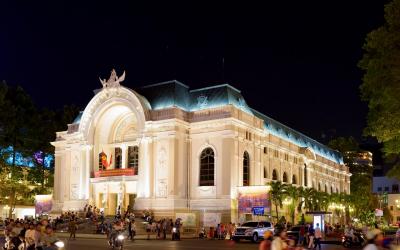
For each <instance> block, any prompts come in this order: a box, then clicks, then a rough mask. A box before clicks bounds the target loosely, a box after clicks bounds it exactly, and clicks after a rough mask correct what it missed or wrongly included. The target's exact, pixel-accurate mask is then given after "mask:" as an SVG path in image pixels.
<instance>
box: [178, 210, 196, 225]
mask: <svg viewBox="0 0 400 250" xmlns="http://www.w3.org/2000/svg"><path fill="white" fill-rule="evenodd" d="M175 218H176V219H178V218H181V219H182V221H181V222H182V223H183V227H196V214H195V213H176V214H175Z"/></svg>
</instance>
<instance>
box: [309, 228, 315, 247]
mask: <svg viewBox="0 0 400 250" xmlns="http://www.w3.org/2000/svg"><path fill="white" fill-rule="evenodd" d="M313 247H314V228H313V225H312V224H311V225H310V226H309V227H308V248H313Z"/></svg>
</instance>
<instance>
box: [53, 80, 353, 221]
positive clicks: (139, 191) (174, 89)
mask: <svg viewBox="0 0 400 250" xmlns="http://www.w3.org/2000/svg"><path fill="white" fill-rule="evenodd" d="M121 78H122V77H121ZM121 78H119V79H118V77H116V75H114V76H112V77H110V79H109V80H108V81H105V80H102V83H103V89H101V90H98V91H96V94H95V96H94V97H93V99H92V100H91V101H90V102H89V104H88V105H87V107H86V108H85V110H84V111H83V112H82V113H81V114H80V115H79V116H78V117H77V119H76V120H75V121H74V123H72V124H69V125H68V130H67V131H62V132H58V133H57V140H56V141H55V142H53V143H52V144H53V145H54V146H55V165H56V169H55V190H54V200H55V204H56V210H61V209H62V210H69V209H79V208H82V207H83V206H84V204H86V203H87V202H89V203H91V204H93V205H96V206H97V207H99V208H102V209H104V211H105V213H106V214H115V212H116V210H117V207H118V206H121V208H122V209H123V208H125V207H126V206H127V205H128V204H131V205H132V206H133V207H134V209H135V210H142V209H153V210H154V211H155V214H156V216H157V215H159V216H174V215H175V213H176V212H187V211H191V212H197V213H204V212H210V213H220V214H221V216H222V220H223V221H230V220H231V221H238V219H239V217H240V216H243V215H241V214H240V213H238V202H237V201H238V199H237V197H238V194H239V192H240V190H242V191H243V190H247V191H246V193H248V192H252V190H254V192H257V190H265V187H266V183H268V182H270V181H272V180H280V181H283V182H287V183H293V184H294V185H302V186H306V187H314V188H316V189H319V190H322V191H326V192H350V190H349V187H350V174H349V171H348V169H347V167H346V166H345V165H344V164H343V160H342V156H341V155H340V154H339V153H338V152H336V151H333V150H331V149H329V148H327V147H326V146H324V145H322V144H320V143H318V142H316V141H314V140H312V139H310V138H308V137H306V136H305V135H303V134H301V133H299V132H297V131H295V130H292V129H290V128H288V127H286V126H285V125H283V124H281V123H279V122H277V121H275V120H273V119H271V118H269V117H267V116H265V115H263V114H261V113H259V112H257V111H255V110H253V109H251V108H250V107H249V106H248V105H247V104H246V101H245V99H244V98H243V96H242V95H241V93H240V91H239V90H237V89H235V88H234V87H232V86H230V85H227V84H223V85H217V86H212V87H208V88H202V89H193V90H191V89H189V87H188V86H186V85H184V84H182V83H180V82H178V81H169V82H163V83H159V84H154V85H149V86H145V87H142V88H139V89H136V90H132V89H129V88H126V87H123V86H120V85H119V82H120V81H122V80H121ZM111 158H112V159H111ZM263 192H264V191H263Z"/></svg>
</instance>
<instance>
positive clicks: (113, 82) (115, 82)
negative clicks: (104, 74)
mask: <svg viewBox="0 0 400 250" xmlns="http://www.w3.org/2000/svg"><path fill="white" fill-rule="evenodd" d="M99 79H100V82H101V84H102V85H103V88H115V87H119V86H120V83H121V82H123V81H124V80H125V71H124V73H122V75H121V76H120V77H118V76H117V72H116V71H115V69H113V70H111V75H110V77H109V78H108V80H106V79H101V78H99Z"/></svg>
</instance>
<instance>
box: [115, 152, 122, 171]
mask: <svg viewBox="0 0 400 250" xmlns="http://www.w3.org/2000/svg"><path fill="white" fill-rule="evenodd" d="M119 168H122V149H121V148H115V169H119Z"/></svg>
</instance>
